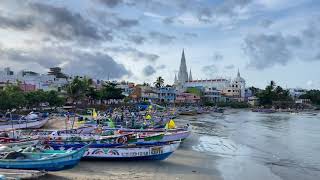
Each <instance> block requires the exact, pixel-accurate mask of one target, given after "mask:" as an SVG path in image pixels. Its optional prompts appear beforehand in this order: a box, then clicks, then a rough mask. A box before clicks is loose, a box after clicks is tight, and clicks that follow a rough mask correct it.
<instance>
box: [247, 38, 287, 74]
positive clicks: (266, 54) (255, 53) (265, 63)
mask: <svg viewBox="0 0 320 180" xmlns="http://www.w3.org/2000/svg"><path fill="white" fill-rule="evenodd" d="M244 51H245V53H246V54H247V55H248V56H249V58H250V61H249V64H248V65H249V66H251V67H255V68H257V69H265V68H268V67H272V66H274V65H277V64H280V65H286V64H287V62H288V61H289V58H291V52H290V51H289V49H288V47H287V43H286V41H285V38H284V37H283V35H282V34H273V35H266V34H259V35H248V36H247V37H246V38H245V47H244Z"/></svg>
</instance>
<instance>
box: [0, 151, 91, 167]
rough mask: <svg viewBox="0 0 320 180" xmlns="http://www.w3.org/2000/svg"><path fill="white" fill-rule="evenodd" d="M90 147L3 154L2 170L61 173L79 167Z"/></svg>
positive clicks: (1, 156)
mask: <svg viewBox="0 0 320 180" xmlns="http://www.w3.org/2000/svg"><path fill="white" fill-rule="evenodd" d="M87 149H88V147H87V146H84V147H82V148H80V149H79V150H74V151H53V150H49V151H44V152H15V151H12V152H1V153H0V168H5V169H32V170H45V171H59V170H64V169H69V168H72V167H74V166H75V165H77V164H78V163H79V161H80V159H81V158H82V156H83V154H84V153H85V152H86V151H87Z"/></svg>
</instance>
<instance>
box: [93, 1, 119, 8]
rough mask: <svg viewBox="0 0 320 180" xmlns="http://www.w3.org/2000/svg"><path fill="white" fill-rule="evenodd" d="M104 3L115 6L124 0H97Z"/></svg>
mask: <svg viewBox="0 0 320 180" xmlns="http://www.w3.org/2000/svg"><path fill="white" fill-rule="evenodd" d="M97 1H98V2H99V3H101V4H102V5H105V6H107V7H109V8H114V7H116V6H118V5H119V4H121V3H123V1H122V0H97Z"/></svg>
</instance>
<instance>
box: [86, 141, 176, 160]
mask: <svg viewBox="0 0 320 180" xmlns="http://www.w3.org/2000/svg"><path fill="white" fill-rule="evenodd" d="M179 145H180V141H175V142H169V143H165V144H162V143H158V144H155V145H134V146H121V147H110V148H89V149H88V150H87V152H86V153H85V154H84V156H83V158H84V159H105V160H126V161H127V160H132V161H137V160H164V159H166V158H168V157H169V156H170V155H171V154H172V153H173V152H174V151H175V150H176V149H177V148H178V147H179Z"/></svg>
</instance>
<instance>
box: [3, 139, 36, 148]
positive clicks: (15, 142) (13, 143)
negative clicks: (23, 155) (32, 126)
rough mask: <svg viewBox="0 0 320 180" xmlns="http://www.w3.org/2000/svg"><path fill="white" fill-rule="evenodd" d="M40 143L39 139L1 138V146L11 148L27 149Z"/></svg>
mask: <svg viewBox="0 0 320 180" xmlns="http://www.w3.org/2000/svg"><path fill="white" fill-rule="evenodd" d="M38 143H39V140H38V139H30V138H22V139H15V138H6V137H0V146H7V147H10V148H26V147H30V146H34V145H36V144H38Z"/></svg>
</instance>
